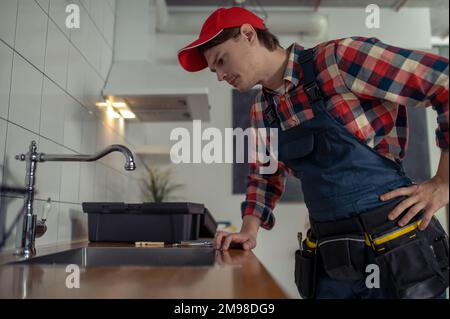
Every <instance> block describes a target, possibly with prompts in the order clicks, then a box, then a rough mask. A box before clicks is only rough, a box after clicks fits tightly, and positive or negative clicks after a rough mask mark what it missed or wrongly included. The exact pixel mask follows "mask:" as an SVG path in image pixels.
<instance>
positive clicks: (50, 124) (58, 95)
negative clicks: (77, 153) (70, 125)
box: [39, 77, 68, 144]
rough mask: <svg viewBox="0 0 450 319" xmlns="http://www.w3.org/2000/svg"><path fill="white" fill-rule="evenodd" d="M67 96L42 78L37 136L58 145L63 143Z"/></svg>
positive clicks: (46, 79)
mask: <svg viewBox="0 0 450 319" xmlns="http://www.w3.org/2000/svg"><path fill="white" fill-rule="evenodd" d="M66 95H67V94H66V93H65V92H64V91H63V90H61V89H60V88H59V87H58V86H57V85H56V84H54V83H53V82H52V81H50V80H49V79H48V78H46V77H44V89H43V95H42V106H41V127H40V130H39V134H40V135H42V136H45V137H47V138H49V139H51V140H53V141H56V142H58V143H60V144H63V143H64V109H65V104H64V103H65V102H67V101H68V98H67V96H66Z"/></svg>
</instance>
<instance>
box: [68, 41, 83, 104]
mask: <svg viewBox="0 0 450 319" xmlns="http://www.w3.org/2000/svg"><path fill="white" fill-rule="evenodd" d="M85 63H86V62H85V60H84V59H83V57H82V56H81V54H80V53H79V52H78V50H77V49H76V48H75V47H74V46H73V45H70V48H69V61H68V68H67V92H69V93H70V94H71V95H72V96H73V97H75V98H76V99H77V100H78V101H80V102H81V101H82V100H83V98H84V78H85V72H86V65H85Z"/></svg>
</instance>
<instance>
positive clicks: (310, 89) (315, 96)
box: [304, 82, 322, 103]
mask: <svg viewBox="0 0 450 319" xmlns="http://www.w3.org/2000/svg"><path fill="white" fill-rule="evenodd" d="M304 91H305V93H306V94H307V95H308V98H309V101H310V102H311V103H314V102H316V101H318V100H321V99H322V93H321V92H320V89H319V86H318V85H317V83H316V82H311V83H308V84H306V85H305V86H304Z"/></svg>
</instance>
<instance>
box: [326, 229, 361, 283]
mask: <svg viewBox="0 0 450 319" xmlns="http://www.w3.org/2000/svg"><path fill="white" fill-rule="evenodd" d="M318 251H319V253H320V256H321V258H322V262H323V268H324V270H325V272H326V274H327V275H328V276H329V277H330V278H332V279H336V280H358V279H361V278H362V277H363V276H364V268H365V260H366V258H365V257H366V250H365V243H364V237H363V236H355V235H341V236H333V237H325V238H322V239H321V240H320V241H319V244H318Z"/></svg>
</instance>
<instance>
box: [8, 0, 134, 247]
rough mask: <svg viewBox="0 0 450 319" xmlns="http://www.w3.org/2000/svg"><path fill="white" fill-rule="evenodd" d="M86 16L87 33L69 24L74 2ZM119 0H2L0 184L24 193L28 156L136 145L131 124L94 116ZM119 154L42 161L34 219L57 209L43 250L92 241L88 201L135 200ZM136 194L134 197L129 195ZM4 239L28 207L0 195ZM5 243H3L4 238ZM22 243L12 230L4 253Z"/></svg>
mask: <svg viewBox="0 0 450 319" xmlns="http://www.w3.org/2000/svg"><path fill="white" fill-rule="evenodd" d="M69 3H74V4H77V5H78V6H79V8H80V14H81V16H80V25H81V28H80V29H68V28H66V26H65V20H66V17H67V15H68V14H67V13H66V12H65V8H66V6H67V4H69ZM114 21H115V0H72V1H68V0H0V183H3V184H4V185H7V186H16V187H23V186H24V184H25V182H24V180H25V163H24V162H19V161H17V160H16V159H15V158H14V156H15V155H17V154H20V153H25V152H26V151H27V150H28V147H29V143H30V141H31V140H35V141H36V142H37V144H38V151H40V152H44V153H49V154H50V153H54V154H77V153H83V154H92V153H95V152H97V151H99V150H100V149H101V148H103V147H105V146H107V145H109V144H116V143H117V144H124V145H127V146H129V147H130V148H131V149H132V150H133V146H134V145H133V144H132V143H130V141H128V140H127V138H126V136H124V132H125V130H124V124H123V123H122V122H118V120H111V119H108V118H107V116H106V115H105V114H104V113H102V111H100V110H97V109H96V107H95V102H97V101H99V100H101V90H102V88H103V86H104V83H105V80H106V78H107V75H108V72H109V68H110V66H111V62H112V58H113V52H112V47H113V39H114ZM123 165H124V161H123V157H122V155H121V154H111V155H110V156H107V157H105V158H103V159H102V160H100V161H97V162H90V163H78V162H66V163H60V162H47V163H39V164H38V168H37V172H36V176H37V179H36V198H35V212H36V214H37V215H38V217H41V213H42V209H43V205H44V202H45V200H46V199H47V198H48V197H50V198H51V199H52V202H53V205H52V209H51V212H50V214H49V216H48V221H47V223H48V229H49V230H48V232H47V233H46V234H45V235H44V236H43V237H42V238H39V239H37V241H36V244H37V245H38V246H39V245H47V244H54V243H56V242H68V241H73V240H83V239H86V238H87V218H86V215H85V214H84V213H83V212H82V209H81V203H82V202H84V201H106V200H114V201H130V200H138V199H139V198H138V195H137V192H136V186H137V185H138V182H137V177H136V174H134V175H133V172H126V171H124V170H123ZM131 190H133V192H132V191H131ZM0 205H1V206H0V235H2V234H4V233H5V231H6V230H7V229H9V227H10V226H11V225H12V224H13V221H14V219H15V217H16V216H17V215H18V213H19V211H20V209H21V207H22V205H23V199H22V198H19V197H14V196H12V195H10V194H2V196H0ZM0 242H1V240H0ZM14 245H15V231H14V232H13V234H12V235H11V236H10V238H8V240H7V244H6V246H4V247H3V249H4V250H12V249H14Z"/></svg>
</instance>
